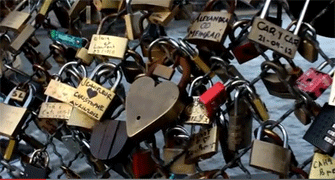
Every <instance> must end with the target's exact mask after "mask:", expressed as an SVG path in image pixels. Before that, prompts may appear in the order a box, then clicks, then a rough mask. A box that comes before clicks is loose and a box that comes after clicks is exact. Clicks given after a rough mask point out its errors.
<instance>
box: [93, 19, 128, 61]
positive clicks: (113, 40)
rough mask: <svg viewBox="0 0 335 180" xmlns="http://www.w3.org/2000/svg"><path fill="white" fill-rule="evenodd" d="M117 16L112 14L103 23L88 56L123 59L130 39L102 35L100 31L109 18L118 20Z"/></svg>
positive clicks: (94, 37)
mask: <svg viewBox="0 0 335 180" xmlns="http://www.w3.org/2000/svg"><path fill="white" fill-rule="evenodd" d="M117 17H118V16H117V15H116V14H111V15H108V16H106V17H104V19H103V20H102V21H101V23H100V25H99V27H98V30H97V34H94V35H93V36H92V39H91V43H90V47H89V49H88V54H90V55H94V56H99V55H100V56H107V57H112V58H118V59H123V58H124V55H125V53H126V50H127V46H128V38H125V37H117V36H110V35H100V31H101V29H102V27H103V25H104V23H105V22H106V20H108V19H109V18H117Z"/></svg>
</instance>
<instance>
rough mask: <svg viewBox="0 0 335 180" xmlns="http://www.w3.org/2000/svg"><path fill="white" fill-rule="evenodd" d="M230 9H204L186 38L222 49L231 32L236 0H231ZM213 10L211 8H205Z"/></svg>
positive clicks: (194, 42) (201, 44)
mask: <svg viewBox="0 0 335 180" xmlns="http://www.w3.org/2000/svg"><path fill="white" fill-rule="evenodd" d="M229 2H230V3H229V10H228V11H227V12H223V11H204V12H201V13H200V14H199V16H198V17H197V18H196V19H195V20H194V22H193V23H192V25H191V27H190V28H189V30H188V34H187V36H186V38H185V39H186V40H187V41H188V42H190V43H192V44H196V45H198V46H205V45H206V46H209V47H210V48H213V49H217V50H218V49H219V50H222V49H223V48H224V47H223V41H224V40H225V39H226V37H227V35H228V34H229V32H230V30H231V26H232V22H233V19H234V18H233V13H234V11H235V6H236V5H235V2H233V1H229ZM205 9H207V10H209V9H210V10H211V8H205Z"/></svg>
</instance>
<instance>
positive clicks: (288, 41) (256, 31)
mask: <svg viewBox="0 0 335 180" xmlns="http://www.w3.org/2000/svg"><path fill="white" fill-rule="evenodd" d="M271 1H272V0H266V2H265V5H264V8H263V10H262V13H261V15H260V16H259V17H256V18H255V19H254V21H253V24H252V29H251V31H250V33H249V36H248V38H249V40H251V41H253V42H255V43H257V44H260V45H263V46H265V47H268V48H270V49H272V50H274V51H275V52H277V53H279V54H280V55H282V56H284V57H285V58H289V59H293V58H294V56H295V53H296V52H297V50H298V47H299V43H300V37H299V36H298V32H299V29H300V27H301V24H302V20H303V19H304V16H305V14H306V10H307V7H308V4H309V1H310V0H306V1H305V6H304V9H303V10H302V12H301V14H300V17H299V20H298V22H297V25H296V28H295V30H294V33H292V32H290V31H289V29H290V28H291V26H293V24H294V23H295V22H292V23H291V24H290V25H289V26H288V28H287V29H286V30H285V29H283V28H281V27H279V26H277V25H275V24H274V23H272V22H270V21H267V20H265V16H266V13H267V11H268V9H269V7H270V3H271Z"/></svg>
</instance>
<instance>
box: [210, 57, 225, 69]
mask: <svg viewBox="0 0 335 180" xmlns="http://www.w3.org/2000/svg"><path fill="white" fill-rule="evenodd" d="M209 61H210V62H211V63H212V64H213V63H214V62H215V61H216V62H219V63H221V64H223V66H224V68H225V69H226V68H227V67H228V66H229V63H228V62H227V61H225V60H223V59H222V58H220V57H218V56H211V57H210V58H209Z"/></svg>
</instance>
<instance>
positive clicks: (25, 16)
mask: <svg viewBox="0 0 335 180" xmlns="http://www.w3.org/2000/svg"><path fill="white" fill-rule="evenodd" d="M28 3H29V2H28V0H24V1H22V2H21V3H20V4H18V5H17V6H16V7H15V9H14V10H13V11H12V12H10V13H9V14H8V15H7V16H6V17H5V18H4V19H3V20H2V21H1V23H0V28H1V29H3V30H12V31H16V32H21V31H22V30H23V28H24V25H25V24H26V23H27V21H28V20H29V19H30V17H31V15H30V13H26V12H22V11H19V10H21V9H23V8H24V7H25V6H26V5H27V4H28Z"/></svg>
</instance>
